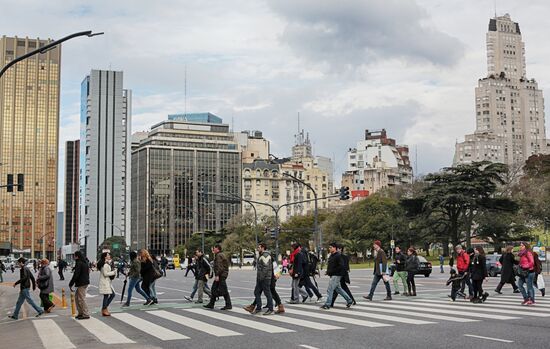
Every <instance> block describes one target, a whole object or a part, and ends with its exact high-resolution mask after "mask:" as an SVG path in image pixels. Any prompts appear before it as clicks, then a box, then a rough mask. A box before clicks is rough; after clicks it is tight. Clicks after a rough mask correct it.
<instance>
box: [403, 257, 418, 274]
mask: <svg viewBox="0 0 550 349" xmlns="http://www.w3.org/2000/svg"><path fill="white" fill-rule="evenodd" d="M419 267H420V262H419V261H418V256H417V255H414V254H411V255H410V256H407V264H406V267H405V268H406V270H407V271H411V272H416V271H418V268H419Z"/></svg>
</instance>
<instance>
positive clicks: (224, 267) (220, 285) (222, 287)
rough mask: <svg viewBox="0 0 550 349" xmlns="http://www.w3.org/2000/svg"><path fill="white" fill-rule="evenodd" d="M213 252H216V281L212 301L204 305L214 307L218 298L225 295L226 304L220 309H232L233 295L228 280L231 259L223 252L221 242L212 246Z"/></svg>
mask: <svg viewBox="0 0 550 349" xmlns="http://www.w3.org/2000/svg"><path fill="white" fill-rule="evenodd" d="M212 253H213V254H214V282H213V283H212V289H211V296H210V302H208V304H206V305H203V307H205V308H207V309H214V304H215V303H216V298H217V297H223V298H224V300H225V306H224V307H223V308H221V309H220V310H231V309H232V305H231V297H230V296H229V290H228V289H227V281H226V280H227V276H228V275H229V260H228V259H227V258H226V257H225V255H224V254H223V253H222V246H221V245H220V244H216V245H214V247H212Z"/></svg>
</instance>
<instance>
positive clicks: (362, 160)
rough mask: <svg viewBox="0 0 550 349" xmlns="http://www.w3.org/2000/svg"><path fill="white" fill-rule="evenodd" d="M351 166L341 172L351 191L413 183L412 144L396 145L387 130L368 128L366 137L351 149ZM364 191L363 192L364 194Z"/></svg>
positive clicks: (349, 153)
mask: <svg viewBox="0 0 550 349" xmlns="http://www.w3.org/2000/svg"><path fill="white" fill-rule="evenodd" d="M347 160H348V168H347V171H346V172H345V173H344V174H343V176H342V185H345V186H348V187H349V188H350V190H351V191H352V197H353V196H354V193H353V191H359V192H363V191H368V193H369V194H372V193H375V192H377V191H378V190H380V189H382V188H386V187H391V186H394V185H400V184H405V183H412V180H413V173H412V167H411V164H410V161H409V148H408V146H406V145H397V144H396V142H395V140H394V139H391V138H388V137H387V134H386V130H385V129H382V130H381V131H369V130H365V139H364V140H362V141H359V142H357V147H356V148H351V149H349V150H348V159H347ZM361 195H362V194H361Z"/></svg>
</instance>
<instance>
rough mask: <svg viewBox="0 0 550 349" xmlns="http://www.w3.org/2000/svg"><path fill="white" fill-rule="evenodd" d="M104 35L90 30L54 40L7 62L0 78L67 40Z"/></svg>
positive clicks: (0, 73) (0, 72) (0, 71)
mask: <svg viewBox="0 0 550 349" xmlns="http://www.w3.org/2000/svg"><path fill="white" fill-rule="evenodd" d="M103 34H104V33H102V32H101V33H92V31H91V30H87V31H83V32H78V33H74V34H71V35H67V36H65V37H64V38H61V39H59V40H55V41H52V42H50V43H49V44H47V45H44V46H42V47H39V48H37V49H36V50H34V51H31V52H29V53H26V54H24V55H23V56H20V57H17V58H15V59H14V60H13V61H11V62H9V63H8V64H6V65H5V66H4V67H3V68H2V70H0V78H1V77H2V75H4V73H5V72H6V71H7V70H8V69H9V68H10V67H11V66H13V65H15V64H17V63H19V62H21V61H22V60H24V59H27V58H29V57H32V56H34V55H37V54H44V53H46V52H48V51H49V50H51V49H53V48H54V47H55V46H57V45H59V44H61V43H62V42H65V41H67V40H71V39H74V38H76V37H79V36H87V37H89V38H91V37H92V36H97V35H103Z"/></svg>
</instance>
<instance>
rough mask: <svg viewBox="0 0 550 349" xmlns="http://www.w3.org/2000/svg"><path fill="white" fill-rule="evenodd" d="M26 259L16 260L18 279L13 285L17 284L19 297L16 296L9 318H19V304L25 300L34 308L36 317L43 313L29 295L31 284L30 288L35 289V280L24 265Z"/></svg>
mask: <svg viewBox="0 0 550 349" xmlns="http://www.w3.org/2000/svg"><path fill="white" fill-rule="evenodd" d="M26 262H27V260H26V259H25V258H23V257H21V258H19V259H18V260H17V263H18V264H19V268H20V271H19V280H17V281H16V282H15V283H14V284H13V287H14V288H15V287H16V286H17V285H19V297H18V298H17V303H16V304H15V310H14V311H13V314H12V315H11V316H9V317H10V318H11V319H14V320H17V319H18V318H19V311H20V310H21V306H22V305H23V303H24V302H25V301H27V303H29V304H30V305H31V307H33V309H34V310H36V312H37V314H36V317H39V316H40V315H42V314H43V313H44V311H42V309H40V307H39V306H38V305H36V303H35V302H34V300H33V299H32V297H31V293H30V288H31V285H32V290H33V291H34V290H35V289H36V281H35V280H34V276H33V275H32V273H31V271H30V270H29V269H28V268H27V267H26V266H25V263H26Z"/></svg>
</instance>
